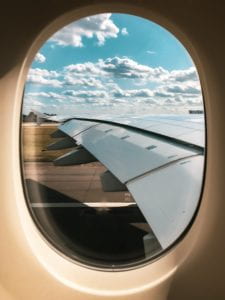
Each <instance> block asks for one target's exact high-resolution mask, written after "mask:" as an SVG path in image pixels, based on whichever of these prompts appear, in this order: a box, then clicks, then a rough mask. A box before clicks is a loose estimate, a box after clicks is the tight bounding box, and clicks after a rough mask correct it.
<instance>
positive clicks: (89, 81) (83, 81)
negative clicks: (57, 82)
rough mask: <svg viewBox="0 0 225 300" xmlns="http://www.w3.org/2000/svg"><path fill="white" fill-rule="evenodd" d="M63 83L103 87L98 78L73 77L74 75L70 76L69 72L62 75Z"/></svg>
mask: <svg viewBox="0 0 225 300" xmlns="http://www.w3.org/2000/svg"><path fill="white" fill-rule="evenodd" d="M64 85H69V86H82V87H93V88H98V89H101V88H104V86H103V85H102V83H101V81H100V80H98V79H95V78H93V77H89V78H75V77H73V76H71V75H70V74H69V75H66V76H65V77H64Z"/></svg>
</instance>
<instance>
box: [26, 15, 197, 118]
mask: <svg viewBox="0 0 225 300" xmlns="http://www.w3.org/2000/svg"><path fill="white" fill-rule="evenodd" d="M190 108H202V96H201V89H200V84H199V79H198V76H197V72H196V69H195V67H194V65H193V62H192V60H191V58H190V56H189V54H188V53H187V51H186V50H185V49H184V47H183V46H182V45H181V43H180V42H179V41H178V40H177V39H176V38H175V37H174V36H173V35H172V34H170V33H169V32H168V31H167V30H165V29H164V28H162V27H161V26H159V25H157V24H155V23H153V22H150V21H149V20H146V19H143V18H140V17H136V16H131V15H125V14H101V15H95V16H90V17H87V18H84V19H81V20H78V21H76V22H74V23H71V24H69V25H68V26H66V27H64V28H62V29H61V30H59V31H58V32H57V33H55V34H54V35H53V36H52V37H51V38H50V39H49V40H48V41H47V42H46V43H45V44H44V45H43V46H42V48H41V49H40V50H39V52H38V53H37V55H36V56H35V59H34V61H33V63H32V66H31V68H30V71H29V74H28V78H27V83H26V86H25V97H24V112H25V113H28V112H29V111H30V110H31V109H36V110H40V111H42V112H54V113H57V114H74V115H79V114H81V115H82V114H86V113H88V114H94V115H96V114H97V115H99V114H100V115H101V114H107V113H111V114H119V113H122V114H131V113H136V114H155V113H185V112H187V111H188V109H190Z"/></svg>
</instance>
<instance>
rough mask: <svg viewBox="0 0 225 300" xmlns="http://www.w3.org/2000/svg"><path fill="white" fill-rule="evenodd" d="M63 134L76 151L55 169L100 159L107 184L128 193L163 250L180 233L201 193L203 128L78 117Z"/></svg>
mask: <svg viewBox="0 0 225 300" xmlns="http://www.w3.org/2000/svg"><path fill="white" fill-rule="evenodd" d="M124 123H126V124H124ZM128 123H129V124H128ZM140 124H141V125H140ZM141 126H142V127H144V129H143V128H142V129H140V127H141ZM59 131H60V132H62V133H63V134H64V135H65V136H67V138H66V139H67V140H68V137H69V138H70V139H69V140H68V145H69V144H70V146H68V148H69V147H71V138H72V139H73V140H74V146H76V148H75V149H73V150H72V151H71V152H69V153H67V154H66V155H63V156H61V157H59V158H57V159H56V160H55V164H56V165H70V164H80V163H85V162H86V163H88V162H90V161H94V160H98V161H100V162H101V163H102V164H103V165H105V167H106V168H107V169H108V172H107V174H105V178H104V174H103V176H102V178H103V180H104V179H105V181H104V182H108V181H110V178H111V179H112V181H113V182H114V183H113V184H115V182H119V183H120V185H121V188H123V187H124V186H125V187H126V188H127V189H128V190H129V191H130V193H131V194H132V196H133V198H134V200H135V201H136V203H137V205H138V207H139V208H140V210H141V211H142V213H143V215H144V216H145V218H146V221H147V222H148V223H149V225H150V226H151V228H152V230H153V232H154V233H155V235H156V237H157V239H158V241H159V242H160V244H161V246H162V248H164V249H165V248H167V247H168V246H169V245H171V244H172V243H173V242H174V241H175V240H176V239H177V238H178V237H179V236H180V235H181V234H182V232H183V231H184V230H185V228H186V227H187V226H188V224H189V223H190V221H191V219H192V216H193V214H194V212H195V211H196V208H197V205H198V200H199V197H200V193H201V186H202V178H203V169H204V147H203V146H204V126H203V124H201V123H197V122H190V121H183V122H182V120H174V119H168V120H165V119H161V120H160V119H155V118H149V119H148V120H143V119H139V120H138V119H134V120H132V121H131V122H129V120H126V122H123V124H121V123H120V124H119V123H116V122H115V121H113V122H111V121H103V120H91V119H78V118H77V119H75V118H74V119H69V120H68V121H66V122H64V123H63V124H62V125H60V126H59ZM66 139H65V142H64V143H62V144H63V145H64V146H65V145H66V143H67V141H66ZM55 147H56V148H57V143H56V146H55ZM65 148H66V146H65ZM50 149H54V144H51V148H50ZM106 179H107V180H106ZM104 184H105V183H104ZM106 189H107V188H106ZM109 190H110V189H109Z"/></svg>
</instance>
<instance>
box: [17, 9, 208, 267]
mask: <svg viewBox="0 0 225 300" xmlns="http://www.w3.org/2000/svg"><path fill="white" fill-rule="evenodd" d="M22 111H23V121H22V125H21V126H22V130H21V132H22V145H21V147H22V158H21V159H22V162H23V179H24V188H25V193H26V199H27V205H28V207H29V210H30V212H31V214H32V216H33V219H34V221H35V223H36V225H37V226H38V228H39V229H40V231H41V234H43V236H44V237H45V238H46V240H48V241H49V242H50V244H51V245H52V246H53V247H54V248H55V249H57V250H58V251H59V252H60V253H62V254H63V255H65V256H67V257H68V258H70V259H71V258H72V259H73V260H74V261H76V262H78V263H82V264H85V265H88V266H94V267H99V268H110V269H119V268H124V267H126V268H127V267H132V266H136V265H141V264H143V263H146V262H148V261H150V260H151V259H153V258H155V257H157V256H159V255H160V254H161V253H162V252H163V251H165V250H167V249H168V248H169V247H170V246H172V245H173V244H174V243H175V242H176V241H177V240H178V239H179V238H181V237H182V234H183V232H184V231H185V230H186V229H187V228H188V226H189V225H190V223H191V220H192V218H193V216H194V214H195V212H196V209H197V207H198V202H199V199H200V194H201V188H202V180H203V169H204V147H205V141H204V137H205V127H204V108H203V98H202V92H201V86H200V82H199V78H198V74H197V71H196V68H195V66H194V64H193V61H192V60H191V58H190V56H189V54H188V53H187V51H186V50H185V48H184V47H183V46H182V45H181V43H180V42H179V41H178V40H177V39H176V38H175V37H174V36H173V35H172V34H171V33H169V32H168V31H167V30H165V29H164V28H162V27H161V26H159V25H157V24H155V23H153V22H150V21H149V20H146V19H143V18H140V17H137V16H132V15H127V14H114V13H112V14H110V13H105V14H99V15H94V16H89V17H86V18H83V19H80V20H77V21H75V22H73V23H71V24H69V25H67V26H65V27H64V28H62V29H61V30H59V31H58V32H56V33H55V34H54V35H53V36H52V37H51V38H50V39H49V40H47V41H46V43H45V44H44V45H43V46H42V48H41V49H40V50H39V52H38V53H37V54H36V56H35V58H34V60H33V63H32V65H31V67H30V70H29V74H28V77H27V81H26V85H25V93H24V99H23V110H22Z"/></svg>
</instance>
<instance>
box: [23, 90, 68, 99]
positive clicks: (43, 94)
mask: <svg viewBox="0 0 225 300" xmlns="http://www.w3.org/2000/svg"><path fill="white" fill-rule="evenodd" d="M26 96H27V97H42V98H52V99H65V96H63V95H61V94H58V93H55V92H34V93H32V92H31V93H27V94H26Z"/></svg>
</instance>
